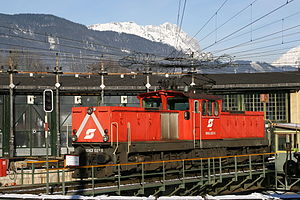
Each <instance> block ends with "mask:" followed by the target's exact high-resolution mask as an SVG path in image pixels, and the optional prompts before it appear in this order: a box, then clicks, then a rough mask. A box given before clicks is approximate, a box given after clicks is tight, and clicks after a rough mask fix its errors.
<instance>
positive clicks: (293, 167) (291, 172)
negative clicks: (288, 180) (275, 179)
mask: <svg viewBox="0 0 300 200" xmlns="http://www.w3.org/2000/svg"><path fill="white" fill-rule="evenodd" d="M283 171H284V173H285V174H286V175H287V176H295V175H296V174H297V163H296V162H295V161H293V160H288V161H286V162H285V163H284V165H283Z"/></svg>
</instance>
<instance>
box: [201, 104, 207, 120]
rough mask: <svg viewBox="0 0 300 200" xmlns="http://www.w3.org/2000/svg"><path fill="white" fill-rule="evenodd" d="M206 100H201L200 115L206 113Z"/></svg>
mask: <svg viewBox="0 0 300 200" xmlns="http://www.w3.org/2000/svg"><path fill="white" fill-rule="evenodd" d="M206 111H207V110H206V101H202V115H203V116H205V115H206V114H207V112H206Z"/></svg>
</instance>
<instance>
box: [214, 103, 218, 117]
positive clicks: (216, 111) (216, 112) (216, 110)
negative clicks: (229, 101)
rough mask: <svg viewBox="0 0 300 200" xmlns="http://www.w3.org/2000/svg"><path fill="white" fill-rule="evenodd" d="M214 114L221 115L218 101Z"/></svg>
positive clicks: (215, 104)
mask: <svg viewBox="0 0 300 200" xmlns="http://www.w3.org/2000/svg"><path fill="white" fill-rule="evenodd" d="M214 115H215V116H218V115H219V103H218V102H217V101H215V102H214Z"/></svg>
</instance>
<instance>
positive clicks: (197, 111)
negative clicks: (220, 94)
mask: <svg viewBox="0 0 300 200" xmlns="http://www.w3.org/2000/svg"><path fill="white" fill-rule="evenodd" d="M194 112H195V113H199V101H194Z"/></svg>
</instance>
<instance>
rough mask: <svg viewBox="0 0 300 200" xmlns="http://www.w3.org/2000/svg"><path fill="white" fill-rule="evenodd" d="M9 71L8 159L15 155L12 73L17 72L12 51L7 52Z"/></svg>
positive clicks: (13, 85)
mask: <svg viewBox="0 0 300 200" xmlns="http://www.w3.org/2000/svg"><path fill="white" fill-rule="evenodd" d="M8 65H9V69H8V70H7V72H8V73H9V114H10V120H9V122H10V123H9V155H8V156H9V157H13V156H14V155H15V133H14V88H15V84H14V81H13V73H16V72H17V71H16V70H15V69H14V63H13V60H12V51H9V60H8Z"/></svg>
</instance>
